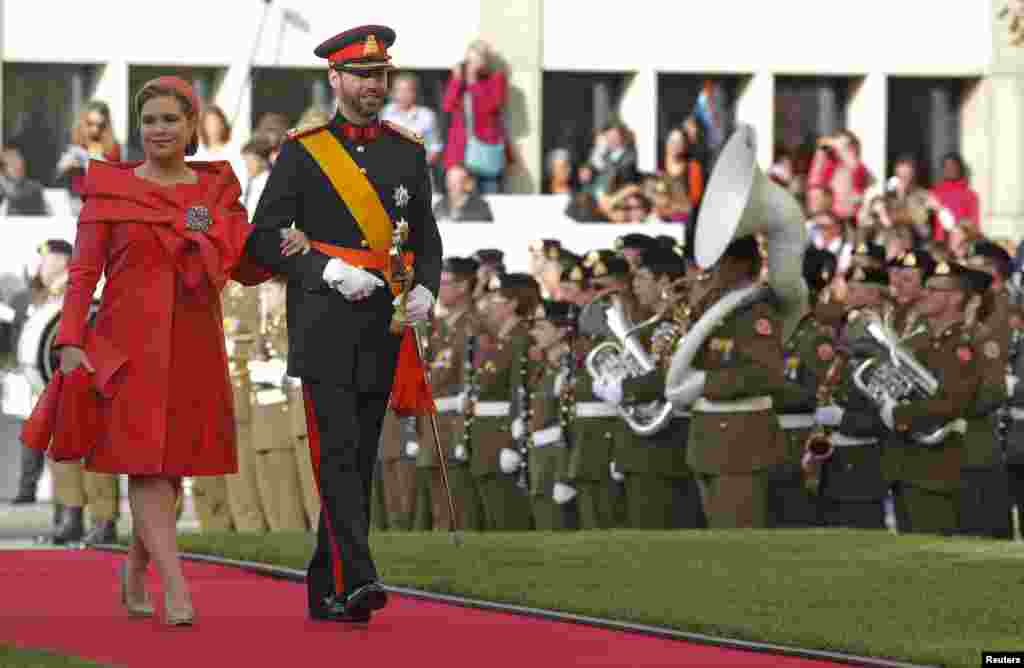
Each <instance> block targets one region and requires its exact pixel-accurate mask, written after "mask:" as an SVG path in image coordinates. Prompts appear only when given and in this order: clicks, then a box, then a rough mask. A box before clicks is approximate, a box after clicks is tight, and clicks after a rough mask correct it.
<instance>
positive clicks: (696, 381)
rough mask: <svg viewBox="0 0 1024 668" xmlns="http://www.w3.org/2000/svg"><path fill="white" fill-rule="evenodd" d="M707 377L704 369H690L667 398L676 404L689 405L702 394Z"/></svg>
mask: <svg viewBox="0 0 1024 668" xmlns="http://www.w3.org/2000/svg"><path fill="white" fill-rule="evenodd" d="M707 379H708V374H707V372H706V371H690V373H689V374H688V375H687V376H685V377H683V382H681V383H680V384H679V386H678V387H677V388H675V389H674V390H672V396H671V397H668V399H670V400H671V401H672V403H673V404H675V405H676V406H689V405H690V404H692V403H693V402H694V401H696V400H697V399H699V398H700V397H701V396H702V395H703V394H704V383H706V382H707Z"/></svg>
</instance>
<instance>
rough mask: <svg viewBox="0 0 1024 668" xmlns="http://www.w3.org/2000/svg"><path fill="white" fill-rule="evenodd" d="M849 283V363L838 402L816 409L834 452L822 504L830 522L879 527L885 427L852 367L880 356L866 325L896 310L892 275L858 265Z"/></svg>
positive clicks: (840, 334) (840, 336)
mask: <svg viewBox="0 0 1024 668" xmlns="http://www.w3.org/2000/svg"><path fill="white" fill-rule="evenodd" d="M845 284H846V298H845V300H844V301H843V305H844V307H845V308H846V314H845V316H844V318H843V320H842V322H841V324H840V326H839V328H838V331H837V332H836V340H835V345H836V349H837V350H841V351H842V352H843V353H844V354H846V355H848V356H849V361H848V362H847V363H846V364H845V365H844V367H843V370H842V376H841V378H840V379H839V381H838V384H839V388H838V392H837V396H836V397H835V401H836V403H835V405H834V406H825V407H820V408H819V409H818V410H817V411H816V413H815V419H816V421H817V422H818V424H821V425H824V426H826V427H832V428H833V429H834V431H833V433H832V434H831V437H830V440H831V442H832V446H833V449H832V456H831V457H830V458H829V459H828V460H827V461H825V462H824V463H823V465H822V483H821V492H820V497H821V501H820V504H821V510H822V515H823V519H824V522H825V524H826V525H827V526H834V527H852V528H860V529H875V528H881V527H883V526H884V525H885V507H884V505H883V504H884V499H885V497H886V494H887V492H888V487H889V485H888V483H887V482H886V480H885V477H884V476H883V475H882V441H883V437H884V435H885V427H884V425H883V424H882V423H881V422H880V420H879V418H878V408H877V406H875V405H874V404H873V403H872V402H871V401H870V400H869V399H868V398H867V397H865V396H864V395H863V393H861V392H860V391H859V390H857V389H856V388H855V387H854V385H853V381H852V378H851V374H850V370H851V368H853V367H854V366H856V365H857V364H859V363H861V362H863V361H865V360H866V359H867V357H868V356H870V355H877V354H880V349H879V347H878V345H877V344H876V343H875V342H874V340H873V339H871V338H870V336H869V335H868V332H867V324H868V323H869V322H871V321H872V319H876V318H877V319H882V318H883V313H885V312H888V311H891V309H892V306H891V303H890V302H889V301H888V291H889V274H888V273H887V272H886V271H884V270H882V269H880V268H876V267H863V266H858V267H854V268H852V269H850V271H849V272H847V275H846V281H845ZM919 334H920V332H919Z"/></svg>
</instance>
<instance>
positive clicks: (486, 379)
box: [468, 274, 540, 531]
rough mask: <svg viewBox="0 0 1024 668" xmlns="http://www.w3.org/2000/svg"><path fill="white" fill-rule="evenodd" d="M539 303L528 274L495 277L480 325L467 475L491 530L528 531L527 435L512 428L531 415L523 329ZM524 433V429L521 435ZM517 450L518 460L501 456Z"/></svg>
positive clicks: (526, 332)
mask: <svg viewBox="0 0 1024 668" xmlns="http://www.w3.org/2000/svg"><path fill="white" fill-rule="evenodd" d="M539 304H540V286H539V285H538V284H537V281H535V280H534V279H533V278H532V277H531V276H529V275H527V274H506V275H505V276H502V277H494V278H492V279H491V283H490V285H489V292H488V295H487V298H486V299H485V306H484V309H483V310H482V312H481V314H480V315H481V316H482V324H483V326H484V327H485V329H486V330H487V333H488V334H489V336H488V337H485V338H483V339H482V341H481V344H480V349H479V351H478V353H477V362H476V366H477V371H476V381H475V384H476V388H475V390H474V392H475V393H476V395H477V397H476V400H475V401H474V402H473V404H472V408H471V410H472V412H473V413H472V414H473V423H472V433H471V440H470V443H469V448H468V450H469V453H468V454H469V462H470V471H471V472H472V474H473V477H474V478H475V479H476V482H477V488H478V489H479V490H480V497H481V499H482V501H483V507H484V513H485V515H486V518H487V529H488V530H491V531H522V530H526V529H530V528H531V526H532V520H531V513H530V503H529V499H528V498H527V488H526V480H525V476H523V470H522V468H521V464H522V460H521V454H522V450H523V449H524V448H522V447H521V446H522V445H523V439H524V438H525V437H526V436H527V434H525V433H513V432H512V425H513V424H515V423H516V420H517V418H520V417H522V416H524V415H525V414H526V413H527V411H528V410H529V406H530V398H529V395H530V393H531V391H532V388H531V387H530V386H529V380H530V375H529V370H530V359H529V348H530V334H529V329H528V326H527V324H526V321H527V319H528V318H530V317H531V316H532V315H533V314H534V312H535V311H536V310H537V306H538V305H539ZM524 431H525V430H524ZM503 450H508V451H515V452H516V453H517V454H519V455H520V459H519V460H518V461H514V462H510V461H508V460H504V461H503V458H502V457H501V453H502V451H503Z"/></svg>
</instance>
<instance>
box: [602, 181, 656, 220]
mask: <svg viewBox="0 0 1024 668" xmlns="http://www.w3.org/2000/svg"><path fill="white" fill-rule="evenodd" d="M605 207H606V208H607V209H608V212H609V213H608V218H609V220H610V221H611V222H613V223H646V222H649V221H648V218H649V217H650V216H651V212H652V211H653V205H652V203H651V200H650V199H648V197H647V195H646V194H644V191H643V188H642V187H641V186H640V185H639V184H636V183H631V184H629V185H627V186H625V187H623V188H620V189H618V190H617V191H615V193H614V194H613V195H611V196H609V197H607V198H606V204H605Z"/></svg>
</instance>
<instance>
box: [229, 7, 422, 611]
mask: <svg viewBox="0 0 1024 668" xmlns="http://www.w3.org/2000/svg"><path fill="white" fill-rule="evenodd" d="M394 41H395V32H394V30H392V29H391V28H388V27H386V26H380V25H373V26H361V27H359V28H354V29H352V30H349V31H346V32H344V33H341V34H340V35H337V36H335V37H333V38H331V39H329V40H327V41H325V42H324V43H322V44H321V45H320V46H318V47H317V48H316V50H315V52H316V55H317V56H319V57H322V58H326V59H327V61H328V66H329V70H328V79H329V82H330V85H331V88H332V89H333V90H334V92H335V98H336V100H337V102H338V113H337V114H336V115H335V116H334V118H333V119H332V120H331V122H330V123H329V124H328V125H326V126H322V127H314V128H311V129H307V130H305V131H303V132H301V133H291V134H290V135H289V138H288V140H286V141H285V142H284V144H283V146H282V148H281V153H280V155H279V156H278V158H277V160H276V162H275V163H274V169H273V171H272V172H271V174H270V179H269V180H268V182H267V185H266V188H265V190H264V191H263V195H262V197H261V199H260V203H259V207H258V208H257V210H256V214H255V216H254V218H253V223H254V225H255V227H256V229H255V231H254V232H253V234H252V236H250V238H249V241H248V243H247V246H246V252H247V253H249V254H250V255H251V256H252V257H253V259H255V260H257V261H258V262H259V263H260V264H263V265H265V266H267V267H270V268H272V269H274V270H276V271H278V272H281V273H284V274H286V275H287V276H288V279H289V281H288V338H289V341H288V343H289V346H288V373H289V375H292V376H296V377H299V378H301V379H302V382H303V390H304V393H305V394H304V396H305V399H306V402H305V403H306V415H307V419H308V421H309V438H308V441H309V445H310V448H311V450H312V451H313V456H312V461H313V466H314V470H315V471H316V476H317V482H318V488H319V490H320V494H321V498H322V501H323V510H322V512H321V513H320V525H319V529H318V532H317V547H316V549H315V551H314V554H313V558H312V559H311V561H310V564H309V568H308V576H307V592H308V605H309V614H310V616H311V617H313V618H314V619H318V620H329V621H338V622H349V623H352V622H355V623H365V622H367V621H369V619H370V617H371V614H372V612H373V611H374V610H377V609H380V608H382V607H384V605H386V602H387V595H386V593H385V591H384V589H383V586H382V585H380V583H379V582H378V574H377V568H376V566H375V564H374V562H373V559H372V556H371V554H370V547H369V528H370V521H371V506H370V502H371V499H372V487H373V477H374V468H375V465H376V462H377V459H378V446H379V441H380V431H381V423H382V422H383V419H384V414H385V412H386V409H387V407H388V403H389V397H390V395H391V390H392V386H393V384H394V381H395V373H396V369H398V370H400V372H403V373H409V372H413V373H417V372H420V370H418V369H416V368H415V366H414V363H412V361H411V360H410V363H411V364H413V365H412V366H405V365H399V364H398V357H399V350H400V344H401V342H402V337H401V336H399V335H395V334H392V333H391V332H390V327H391V323H392V317H393V315H394V312H395V307H394V304H393V301H394V297H395V294H394V291H395V290H398V289H402V286H399V285H398V284H397V283H398V282H397V281H386V280H385V279H386V278H393V276H392V275H391V273H390V268H391V263H390V260H389V252H390V251H391V249H392V247H393V246H392V243H393V241H394V238H395V232H396V230H397V229H398V228H396V224H399V223H405V224H406V225H407V230H408V239H407V240H406V241H405V242H404V243H403V247H402V249H401V250H402V251H406V252H410V253H411V254H412V256H411V258H410V259H411V262H412V269H413V276H414V278H413V279H412V282H413V285H412V286H411V287H409V286H405V287H407V288H408V302H407V308H406V321H407V322H412V323H415V322H419V321H424V320H426V319H427V318H428V317H429V314H430V311H431V309H432V308H433V305H434V300H435V297H434V295H436V293H437V289H438V282H439V277H440V273H441V252H442V248H441V238H440V235H439V233H438V230H437V223H436V221H435V220H434V216H433V213H432V212H431V198H432V196H431V188H430V178H429V175H428V166H427V161H426V151H425V149H424V147H423V142H422V140H421V139H420V138H419V137H418V136H416V135H413V134H412V133H410V132H409V131H407V130H404V129H402V128H399V127H398V126H396V125H393V124H390V123H388V122H386V121H381V120H380V119H379V117H378V114H379V113H380V111H381V109H382V108H383V105H384V101H385V98H386V93H387V89H388V86H387V79H388V73H389V71H390V70H392V69H393V68H394V66H393V65H392V64H391V56H390V55H389V54H388V49H389V48H390V47H391V45H392V44H393V43H394ZM293 224H294V225H295V227H297V228H298V229H300V230H302V231H303V232H305V234H306V236H307V237H308V238H309V240H310V243H311V244H312V245H313V250H311V251H310V252H309V253H305V254H300V255H292V256H289V257H282V253H281V249H280V239H281V230H283V229H286V228H289V227H291V226H292V225H293ZM389 288H390V289H389ZM406 334H408V332H406ZM407 350H408V348H407Z"/></svg>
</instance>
